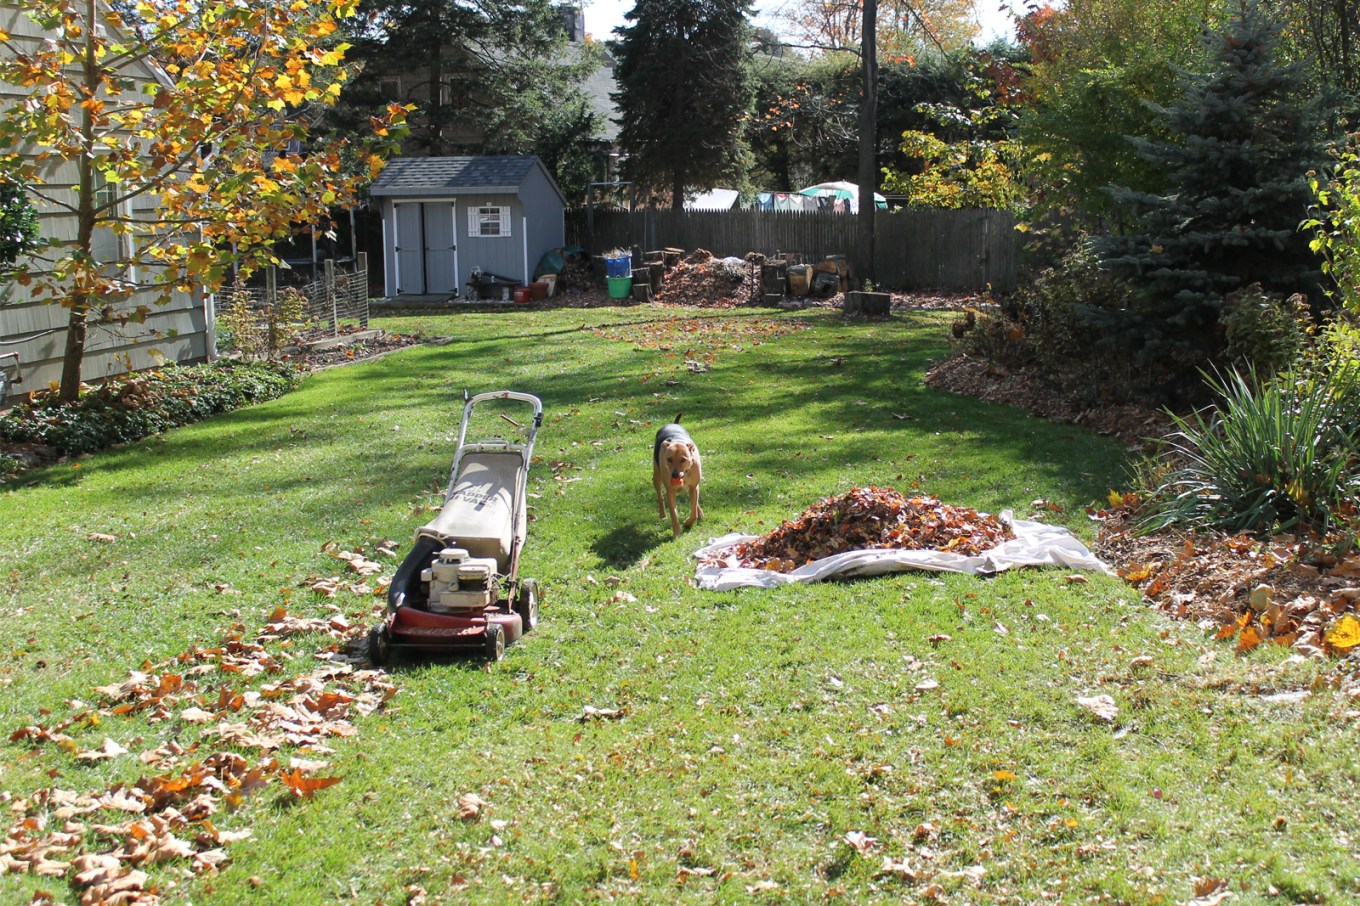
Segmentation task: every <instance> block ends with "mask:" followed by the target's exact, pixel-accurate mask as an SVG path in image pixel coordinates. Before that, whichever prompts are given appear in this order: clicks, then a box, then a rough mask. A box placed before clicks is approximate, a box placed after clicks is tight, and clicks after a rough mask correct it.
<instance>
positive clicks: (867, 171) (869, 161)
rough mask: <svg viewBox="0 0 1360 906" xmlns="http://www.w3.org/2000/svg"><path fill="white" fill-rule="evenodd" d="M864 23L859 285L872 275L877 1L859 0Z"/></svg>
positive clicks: (857, 247) (856, 261) (856, 256)
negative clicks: (862, 5)
mask: <svg viewBox="0 0 1360 906" xmlns="http://www.w3.org/2000/svg"><path fill="white" fill-rule="evenodd" d="M863 3H864V10H863V14H864V24H863V26H862V28H861V29H860V66H861V73H862V77H863V95H862V97H861V99H860V108H859V175H858V179H857V182H858V183H859V230H858V238H857V241H856V243H855V253H854V255H852V256H851V261H852V262H853V263H854V265H855V277H856V280H857V282H858V285H859V287H860V288H863V287H864V284H865V281H868V280H873V279H874V214H875V213H876V212H875V207H874V187H875V186H877V185H878V173H877V159H876V158H877V153H876V152H877V151H878V141H877V133H878V49H877V44H878V28H877V21H878V2H877V0H863Z"/></svg>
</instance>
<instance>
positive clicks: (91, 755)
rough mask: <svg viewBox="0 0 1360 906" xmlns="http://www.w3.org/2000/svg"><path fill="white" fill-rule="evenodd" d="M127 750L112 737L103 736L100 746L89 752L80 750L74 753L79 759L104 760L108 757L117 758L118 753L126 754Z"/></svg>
mask: <svg viewBox="0 0 1360 906" xmlns="http://www.w3.org/2000/svg"><path fill="white" fill-rule="evenodd" d="M127 751H128V750H127V749H125V748H123V747H122V746H120V745H119V744H118V743H116V742H114V741H113V740H112V739H109V738H108V737H105V738H104V744H103V745H102V746H100V747H99V748H97V749H93V750H91V751H89V752H80V753H78V754H77V755H76V758H77V759H78V760H80V761H105V760H107V759H110V758H117V757H118V756H119V755H126V754H127Z"/></svg>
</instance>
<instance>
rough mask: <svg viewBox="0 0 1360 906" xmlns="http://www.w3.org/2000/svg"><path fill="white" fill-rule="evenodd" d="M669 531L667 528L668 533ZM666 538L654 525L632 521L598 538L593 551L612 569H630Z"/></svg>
mask: <svg viewBox="0 0 1360 906" xmlns="http://www.w3.org/2000/svg"><path fill="white" fill-rule="evenodd" d="M669 530H670V529H669V528H666V531H669ZM665 537H666V536H665V535H664V534H662V533H661V531H660V530H659V529H658V528H657V527H656V526H654V525H650V524H647V523H641V522H631V521H630V522H627V523H623V524H620V525H616V526H615V527H614V528H612V529H610V530H609V531H608V532H606V533H605V534H603V535H601V536H600V537H599V538H596V539H595V542H594V543H593V544H592V545H591V550H593V551H594V552H595V555H596V556H597V557H599V558H600V559H601V560H602V561H604V562H605V563H606V564H608V565H609V566H610V567H611V568H613V569H628V568H629V567H632V566H635V565H636V564H637V563H638V562H639V561H640V560H642V558H643V557H644V556H645V555H646V554H647V553H648V552H649V551H651V550H653V549H654V548H656V546H657V545H658V544H660V543H661V542H662V541H664V540H665Z"/></svg>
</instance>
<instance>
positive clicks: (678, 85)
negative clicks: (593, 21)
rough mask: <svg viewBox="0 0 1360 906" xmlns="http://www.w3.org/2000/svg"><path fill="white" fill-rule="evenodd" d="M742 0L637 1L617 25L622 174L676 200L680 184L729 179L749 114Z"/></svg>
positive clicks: (690, 186)
mask: <svg viewBox="0 0 1360 906" xmlns="http://www.w3.org/2000/svg"><path fill="white" fill-rule="evenodd" d="M750 10H751V8H750V4H749V3H748V2H747V0H637V5H636V6H634V7H633V9H632V11H631V12H629V13H628V15H627V17H626V18H627V19H628V21H629V22H631V23H632V24H631V25H626V26H624V27H623V28H621V29H618V30H617V31H618V33H619V34H620V35H621V40H620V41H619V45H618V53H617V59H618V65H617V66H616V67H615V69H614V77H615V78H616V79H617V80H618V85H619V90H618V92H617V93H616V94H615V95H614V102H615V104H617V106H618V110H619V144H620V145H622V147H623V150H624V151H625V152H627V154H628V159H627V160H626V161H625V162H624V176H625V178H626V179H629V180H632V182H633V184H634V186H635V187H636V188H638V189H640V190H642V191H643V192H645V193H658V194H663V193H664V194H668V195H669V196H670V199H671V207H672V208H674V209H676V210H679V209H680V208H682V207H683V206H684V199H685V191H686V190H703V189H711V188H713V187H715V186H717V185H718V184H719V183H720V182H721V181H722V180H723V179H725V178H733V177H734V176H735V175H736V174H737V173H738V172H739V168H740V164H741V162H742V158H743V155H744V151H745V145H744V143H743V141H742V126H743V121H744V119H745V117H746V115H747V113H748V112H749V111H750V105H751V87H750V76H749V70H748V68H747V58H748V56H749V54H750V49H749V47H748V38H749V36H750V26H749V25H748V23H747V17H748V15H749V14H750Z"/></svg>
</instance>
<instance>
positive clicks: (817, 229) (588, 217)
mask: <svg viewBox="0 0 1360 906" xmlns="http://www.w3.org/2000/svg"><path fill="white" fill-rule="evenodd" d="M1016 223H1017V220H1016V218H1015V216H1014V215H1013V214H1011V213H1010V212H1008V211H998V210H989V209H982V210H946V209H938V208H928V209H913V208H904V209H899V210H895V211H880V212H878V214H877V216H876V217H875V218H874V233H875V236H874V272H875V279H876V281H877V282H878V283H879V284H880V285H882V286H885V287H895V288H900V289H914V290H920V289H948V290H982V289H986V288H987V287H991V288H992V289H995V290H998V291H1005V290H1009V289H1013V288H1014V286H1015V283H1016V276H1017V274H1018V271H1019V267H1020V244H1021V243H1020V239H1021V234H1020V233H1019V232H1017V231H1016V229H1015V227H1016ZM858 229H859V224H858V218H857V217H855V216H853V215H847V214H837V213H831V212H823V211H812V212H798V211H672V210H669V209H657V208H641V209H638V210H634V211H600V210H596V211H593V212H590V211H585V210H579V211H573V212H571V213H570V214H569V215H568V219H567V231H568V232H567V238H568V241H570V242H573V243H574V244H576V245H579V246H581V247H583V248H586V249H590V250H591V251H593V252H596V253H598V252H600V251H602V250H605V249H610V248H637V249H639V250H641V251H644V252H645V251H650V250H653V249H661V248H668V247H669V248H678V249H684V250H686V251H692V250H694V249H700V248H701V249H707V250H708V251H710V252H712V253H713V254H715V255H718V256H719V257H726V256H729V255H735V256H738V257H743V256H745V255H746V254H747V253H749V252H759V253H762V254H765V255H774V254H776V253H790V252H791V253H795V254H798V255H800V256H802V259H803V261H805V262H808V263H812V262H816V261H820V260H822V259H824V258H826V257H828V256H831V255H845V256H846V257H847V258H851V257H852V256H851V255H850V251H851V249H852V247H853V246H854V244H855V242H856V241H857V239H858Z"/></svg>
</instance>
